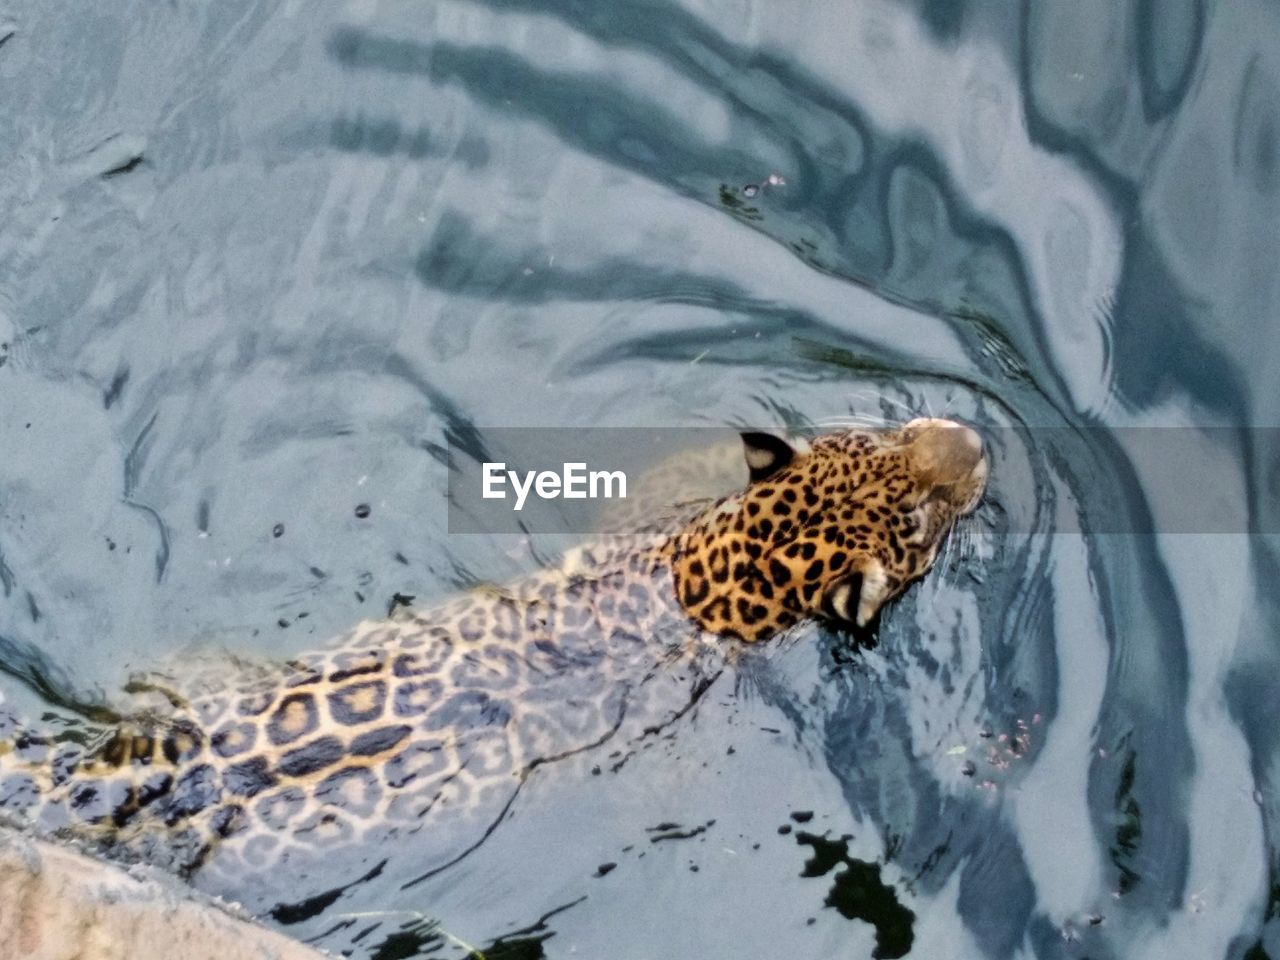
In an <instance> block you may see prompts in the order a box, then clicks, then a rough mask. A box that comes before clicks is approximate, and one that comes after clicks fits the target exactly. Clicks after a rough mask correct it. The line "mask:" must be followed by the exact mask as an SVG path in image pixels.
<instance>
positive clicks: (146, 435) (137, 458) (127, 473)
mask: <svg viewBox="0 0 1280 960" xmlns="http://www.w3.org/2000/svg"><path fill="white" fill-rule="evenodd" d="M159 416H160V414H159V413H158V412H157V413H153V414H152V415H151V419H150V420H148V421H147V423H146V426H144V427H143V428H142V429H141V430H140V431H139V432H138V436H137V439H135V440H134V441H133V446H132V447H130V448H129V452H128V453H127V454H126V455H125V458H124V496H125V499H126V500H127V499H129V497H131V496H133V488H134V487H135V486H137V484H138V473H139V472H140V471H141V469H142V462H143V460H145V459H146V456H147V441H148V440H149V439H150V437H151V430H152V428H153V427H154V426H155V425H156V418H157V417H159Z"/></svg>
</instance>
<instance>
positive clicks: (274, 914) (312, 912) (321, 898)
mask: <svg viewBox="0 0 1280 960" xmlns="http://www.w3.org/2000/svg"><path fill="white" fill-rule="evenodd" d="M386 865H387V861H386V860H383V861H381V862H380V863H378V865H377V866H375V867H374V868H373V869H372V870H370V871H369V872H368V873H366V874H365V875H364V876H362V877H360V878H358V879H356V880H353V881H352V882H351V883H348V884H344V885H343V886H341V887H334V888H333V889H332V890H326V891H325V892H324V893H318V894H316V895H315V896H314V897H308V898H307V899H306V900H301V901H299V902H298V903H277V904H276V905H275V906H274V907H272V908H271V909H270V911H268V913H269V915H270V917H271V919H272V920H274V921H275V922H276V923H279V924H281V925H282V926H289V925H291V924H295V923H301V922H302V921H304V920H310V919H311V918H312V917H315V916H318V915H319V914H321V913H323V912H324V911H325V910H327V909H328V908H329V907H331V906H332V905H333V904H334V903H335V902H336V901H337V899H338V898H339V897H341V896H342V895H343V894H344V893H346V892H347V891H348V890H350V889H351V888H352V887H355V886H359V885H360V884H362V883H368V882H369V881H370V880H374V879H376V878H377V877H378V876H380V875H381V874H382V869H383V867H385V866H386Z"/></svg>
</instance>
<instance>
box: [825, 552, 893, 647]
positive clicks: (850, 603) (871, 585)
mask: <svg viewBox="0 0 1280 960" xmlns="http://www.w3.org/2000/svg"><path fill="white" fill-rule="evenodd" d="M891 592H892V589H891V586H890V584H889V577H888V575H887V574H886V573H885V569H884V567H883V566H882V565H881V564H880V562H879V561H878V560H871V561H869V562H868V563H866V564H865V565H863V567H862V569H861V570H855V571H854V572H853V573H850V574H849V575H848V576H846V577H842V578H841V579H839V580H837V581H836V582H835V583H833V584H831V586H829V587H827V590H826V593H824V594H823V596H822V612H823V614H824V615H826V616H827V617H828V618H829V619H831V620H834V621H836V622H837V623H840V624H843V625H847V626H849V627H855V628H858V629H860V630H862V629H866V628H868V627H870V626H871V625H872V624H873V623H874V622H875V619H876V617H878V616H879V614H880V608H881V607H882V606H883V605H884V602H885V601H886V600H888V599H889V595H890V593H891Z"/></svg>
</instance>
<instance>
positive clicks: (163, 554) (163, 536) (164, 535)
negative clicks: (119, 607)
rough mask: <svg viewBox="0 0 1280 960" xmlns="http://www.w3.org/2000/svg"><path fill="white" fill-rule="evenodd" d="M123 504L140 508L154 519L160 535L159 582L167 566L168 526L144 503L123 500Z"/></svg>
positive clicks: (136, 508) (157, 554)
mask: <svg viewBox="0 0 1280 960" xmlns="http://www.w3.org/2000/svg"><path fill="white" fill-rule="evenodd" d="M125 505H126V506H130V507H133V509H135V510H141V511H142V512H143V513H145V514H146V515H147V516H149V517H150V518H151V519H152V520H154V521H155V525H156V532H157V533H158V534H159V535H160V545H159V546H158V547H157V548H156V583H159V582H160V580H161V579H162V578H163V577H164V571H165V568H166V567H168V566H169V528H168V527H167V526H165V522H164V520H162V519H161V518H160V514H158V513H156V511H155V510H153V509H152V508H151V507H148V506H147V505H146V504H145V503H136V502H135V501H133V500H125Z"/></svg>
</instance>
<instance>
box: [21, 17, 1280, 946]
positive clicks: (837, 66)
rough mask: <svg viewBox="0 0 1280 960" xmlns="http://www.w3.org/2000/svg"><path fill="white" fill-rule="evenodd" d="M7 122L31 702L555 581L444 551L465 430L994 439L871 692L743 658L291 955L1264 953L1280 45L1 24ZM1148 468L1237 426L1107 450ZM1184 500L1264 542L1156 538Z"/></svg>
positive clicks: (365, 881) (952, 33)
mask: <svg viewBox="0 0 1280 960" xmlns="http://www.w3.org/2000/svg"><path fill="white" fill-rule="evenodd" d="M0 90H2V91H3V100H2V105H0V117H2V118H3V122H0V654H2V656H3V660H4V667H5V670H6V672H7V673H8V674H10V675H11V676H9V677H7V678H6V679H5V680H4V689H5V693H6V698H7V700H8V701H11V702H13V703H15V704H18V705H20V706H21V707H22V708H23V709H24V710H25V711H26V712H27V713H28V714H31V715H40V713H41V712H42V711H44V710H50V711H52V710H53V705H52V702H51V701H52V700H57V699H60V698H65V699H67V700H68V701H70V700H80V701H86V702H93V701H95V700H108V701H110V700H111V699H112V697H114V696H115V695H116V693H117V692H118V691H119V689H120V687H121V685H122V684H123V683H124V682H125V680H126V678H127V677H128V676H129V675H130V674H131V673H133V672H135V671H138V670H144V669H147V668H148V667H150V666H152V665H153V664H156V663H161V662H164V661H166V660H172V658H173V657H174V656H181V655H182V654H181V651H184V650H187V649H190V648H191V647H192V646H193V645H195V646H197V647H199V646H208V647H227V648H229V649H231V650H234V651H237V652H239V653H241V654H243V655H268V656H275V657H287V656H288V655H290V654H291V653H294V652H297V651H299V650H302V649H306V648H309V647H313V646H315V645H316V644H317V643H319V642H321V641H323V640H324V639H326V638H327V637H329V636H331V635H333V634H336V633H338V632H339V631H341V630H342V629H344V628H346V627H348V626H350V625H351V624H353V623H354V622H356V621H358V620H359V619H361V618H363V617H365V616H368V615H371V614H373V613H374V612H376V611H377V610H378V609H379V608H381V607H384V606H385V604H386V602H387V598H388V597H391V596H392V595H393V594H395V593H397V592H400V593H405V594H412V595H413V596H415V597H416V598H417V599H418V601H419V602H424V601H429V600H430V599H432V598H434V597H440V596H444V595H447V594H448V593H449V592H451V591H452V590H454V589H456V588H457V587H458V586H459V585H461V584H464V583H468V582H471V581H472V580H474V579H477V578H478V579H492V580H500V579H503V578H505V577H508V576H510V575H512V574H513V573H515V572H517V571H519V570H522V569H528V568H529V567H530V566H531V565H532V564H533V563H535V562H536V557H537V556H538V555H539V553H540V548H539V544H538V541H537V538H536V537H535V538H534V539H533V541H531V542H525V541H513V540H512V539H511V538H504V537H496V536H495V537H486V536H481V535H468V536H459V535H453V536H450V535H449V532H448V512H447V502H446V487H447V473H446V470H445V467H444V466H443V464H442V460H441V456H440V451H441V450H442V449H443V448H444V447H446V446H447V445H448V444H449V443H450V442H451V441H452V442H457V441H458V439H459V438H472V439H475V438H481V439H482V438H483V437H484V436H485V435H486V434H485V431H486V430H487V429H495V428H500V427H501V428H507V427H534V426H540V427H548V426H553V427H558V428H575V427H588V426H654V425H663V426H712V425H727V424H744V423H745V424H755V425H762V426H770V425H778V426H783V425H791V426H805V425H810V426H812V425H819V424H821V423H822V422H823V421H831V420H837V419H840V418H850V417H863V416H873V417H883V418H889V419H907V418H909V417H910V416H914V415H916V414H917V413H924V412H926V411H931V412H935V413H938V412H945V413H947V414H948V415H951V416H956V417H960V418H963V419H966V420H968V421H970V422H973V423H975V424H976V425H977V426H979V428H980V429H984V430H985V431H986V433H987V434H988V436H990V437H999V438H1000V440H999V442H998V443H996V444H994V445H993V446H994V449H993V451H992V453H993V458H994V470H993V476H992V483H991V488H990V496H989V499H988V505H987V506H986V507H984V508H983V510H982V511H981V512H980V514H979V516H978V518H977V519H976V521H975V522H974V523H971V524H969V525H968V526H967V527H966V529H965V530H964V531H963V534H962V536H961V537H960V538H959V539H958V540H957V542H956V544H955V547H954V549H953V550H951V551H950V552H949V553H948V555H947V559H946V561H945V562H944V563H942V564H940V566H939V568H938V569H937V570H935V571H934V573H933V574H931V576H930V577H929V578H928V579H927V580H926V581H925V582H924V583H923V584H921V585H919V586H918V587H916V588H914V589H913V590H912V592H911V593H910V594H909V595H908V597H907V598H906V599H905V600H904V602H902V603H900V604H898V605H897V606H895V607H894V608H893V609H892V610H891V611H890V612H889V614H888V615H887V616H886V618H885V622H884V624H883V627H882V635H881V640H880V645H879V647H878V649H877V650H875V651H874V652H870V653H865V654H858V655H853V656H850V655H849V654H848V652H847V651H845V650H844V649H843V648H842V647H841V645H840V643H839V641H838V638H834V637H832V636H830V635H828V634H826V633H825V632H824V631H822V630H820V629H818V628H812V629H810V630H808V631H806V632H804V633H803V634H802V635H801V636H800V637H798V638H796V639H795V640H793V641H792V642H790V643H787V644H785V645H778V646H776V647H775V648H774V649H769V650H761V651H751V652H750V654H749V655H747V656H746V657H744V658H743V660H742V662H741V663H740V664H739V665H738V666H737V668H736V669H735V671H733V675H732V676H726V677H725V678H723V679H722V680H721V681H719V682H718V684H717V686H716V687H715V688H714V689H713V690H712V691H711V693H710V695H708V696H707V697H706V698H705V699H704V700H703V701H702V703H701V704H700V705H699V708H698V710H697V711H696V712H694V713H693V714H691V715H689V716H687V717H686V718H685V719H684V722H683V723H681V724H680V725H678V727H677V728H675V729H674V730H673V731H672V734H671V736H670V738H669V739H667V740H664V741H663V743H662V746H661V749H657V750H649V751H647V752H645V753H643V754H642V755H640V756H637V757H636V758H634V759H633V760H631V761H629V762H628V763H626V764H625V765H623V766H622V767H621V768H620V769H618V770H617V771H613V770H612V769H611V768H610V765H609V763H608V758H602V763H603V766H604V769H603V770H602V772H601V774H600V775H599V776H589V777H587V778H585V779H573V778H557V777H554V776H547V777H542V778H535V779H534V780H532V781H531V782H530V784H529V788H528V789H527V790H525V791H523V792H522V793H521V796H520V797H519V801H518V802H517V803H516V804H515V805H514V806H513V808H512V809H511V811H510V812H509V815H508V816H507V817H506V818H505V820H504V821H503V822H502V823H501V824H500V825H499V827H498V829H496V830H495V831H494V832H493V834H492V835H491V836H490V837H489V838H488V839H487V840H486V842H485V843H483V844H482V845H480V846H479V847H477V848H476V850H475V852H474V853H472V854H471V855H469V856H467V857H465V858H463V859H461V860H460V861H459V862H458V863H457V864H456V865H455V866H454V867H452V868H450V869H449V870H447V871H444V872H442V873H440V874H438V875H436V876H433V877H431V878H430V879H428V880H426V881H424V882H422V883H417V884H413V883H410V881H412V880H414V879H415V878H416V877H418V876H419V874H420V873H421V870H420V869H419V868H418V865H417V859H418V858H417V857H416V856H415V851H414V849H413V847H412V845H411V844H406V845H405V846H404V848H403V849H397V850H396V851H395V852H394V855H392V856H390V857H387V858H385V859H386V863H385V864H383V865H382V866H381V868H380V869H379V870H377V871H375V870H373V869H372V868H373V867H374V866H375V864H374V863H370V862H366V861H363V860H360V859H358V858H356V859H355V860H353V861H351V862H347V861H344V860H342V859H341V858H335V859H334V862H332V863H330V864H327V865H326V869H327V870H331V871H332V875H331V877H320V878H316V877H310V878H308V883H310V884H311V886H312V887H314V886H316V885H317V884H318V885H319V887H320V888H323V889H326V890H328V891H331V894H332V895H328V896H325V897H321V898H319V899H314V898H313V899H308V900H306V902H305V903H303V904H301V905H300V904H299V903H295V902H290V899H289V897H288V895H287V894H288V892H289V891H291V890H293V889H294V886H295V884H294V880H293V878H288V877H275V878H269V879H268V881H267V884H268V885H270V884H275V885H276V889H277V892H278V891H279V890H281V889H283V890H284V891H286V894H285V895H280V896H276V898H275V899H276V901H277V902H276V904H275V906H276V907H278V908H279V909H276V910H275V911H274V913H269V916H270V917H271V918H272V919H271V922H274V923H277V924H279V925H281V926H282V927H283V928H284V929H286V930H288V931H290V932H292V933H294V934H295V935H297V936H300V937H305V938H307V939H310V940H312V941H313V942H315V943H317V944H318V945H320V946H323V947H326V948H328V949H331V950H334V951H335V952H337V951H350V952H352V954H353V955H355V956H367V957H380V958H382V960H387V958H390V957H401V956H415V955H420V956H432V957H435V956H441V957H443V956H459V955H462V954H463V953H464V952H465V950H466V949H467V948H466V947H464V946H463V945H462V944H464V943H465V944H472V945H476V946H479V947H490V949H489V950H488V955H489V956H491V957H492V956H521V957H537V956H546V957H552V958H567V957H588V958H593V957H610V958H636V960H640V958H646V957H694V956H699V957H725V958H730V957H732V958H735V960H737V958H744V957H750V958H755V957H760V958H764V957H769V958H772V957H780V956H787V957H812V958H826V957H866V956H877V957H880V956H885V957H896V956H903V955H908V956H912V957H922V958H1014V957H1017V958H1030V957H1036V958H1050V957H1053V958H1058V957H1063V958H1066V957H1091V958H1095V960H1105V958H1116V960H1119V958H1169V957H1174V958H1184V957H1185V958H1195V960H1198V958H1233V960H1239V958H1248V960H1262V958H1264V957H1272V958H1276V957H1280V919H1278V917H1280V892H1277V891H1280V872H1278V871H1280V847H1278V841H1277V834H1276V831H1277V829H1278V828H1280V630H1278V624H1277V614H1278V612H1280V608H1278V607H1277V601H1276V596H1277V586H1276V584H1277V582H1280V564H1278V563H1277V560H1278V558H1277V547H1278V546H1280V540H1278V538H1277V537H1276V536H1275V535H1274V533H1275V531H1276V529H1277V514H1276V509H1277V494H1278V492H1280V491H1278V489H1277V477H1280V462H1278V461H1277V460H1276V458H1275V446H1274V445H1269V444H1266V443H1262V442H1260V441H1259V439H1258V438H1259V437H1260V436H1263V435H1264V434H1262V433H1261V432H1260V430H1259V428H1263V427H1273V426H1276V425H1277V423H1278V422H1280V419H1278V418H1280V409H1278V407H1280V390H1277V388H1276V384H1277V382H1278V380H1280V355H1278V354H1280V337H1277V335H1276V331H1277V326H1276V325H1277V321H1278V320H1280V279H1277V270H1276V264H1277V262H1278V261H1280V242H1278V240H1280V7H1277V5H1276V4H1275V3H1273V2H1267V0H1222V2H1212V0H1129V2H1124V0H1069V2H1068V0H1061V2H1059V0H1028V2H1025V3H1022V4H1011V3H1009V2H1004V0H1002V2H995V0H992V2H979V0H974V2H967V0H917V2H894V0H849V2H823V0H816V2H812V3H806V4H795V3H776V2H765V0H631V2H618V0H599V2H595V0H542V2H539V3H534V2H528V0H430V2H410V0H398V2H392V0H348V2H337V0H332V2H330V0H323V2H321V0H309V2H302V0H277V2H249V0H217V2H209V3H198V2H192V0H171V2H156V0H148V2H127V0H121V2H118V3H115V4H107V5H104V4H84V3H71V2H67V0H17V2H9V3H4V4H0ZM1150 427H1165V428H1170V427H1172V428H1180V430H1181V431H1183V432H1184V433H1186V434H1188V435H1193V436H1197V435H1199V434H1198V432H1197V431H1199V430H1201V429H1206V430H1207V429H1208V428H1213V430H1212V433H1211V434H1205V436H1209V437H1211V442H1209V441H1206V442H1205V443H1200V444H1190V445H1187V448H1189V449H1191V450H1193V451H1199V452H1198V454H1192V455H1184V454H1181V453H1180V454H1179V455H1178V456H1177V457H1170V458H1166V460H1165V461H1163V462H1162V461H1161V459H1160V458H1159V457H1149V456H1147V457H1136V456H1131V455H1130V454H1129V452H1128V445H1127V443H1126V440H1125V438H1126V436H1132V435H1133V432H1132V431H1133V429H1134V428H1150ZM1126 431H1128V432H1127V433H1126ZM1179 449H1183V448H1179ZM1014 462H1025V463H1029V464H1031V468H1030V470H1029V472H1027V471H1023V472H1022V473H1021V475H1022V476H1024V477H1025V476H1032V477H1034V479H1035V484H1034V488H1033V490H1032V492H1031V497H1030V499H1029V500H1028V498H1027V496H1025V493H1026V491H1025V490H1020V491H1019V492H1018V495H1017V496H1015V495H1014V493H1013V492H1012V490H1011V488H1010V487H1009V486H1008V481H1007V480H1002V476H1008V474H1002V471H1001V465H1002V464H1011V463H1014ZM1171 477H1172V478H1174V479H1176V480H1177V481H1178V482H1176V483H1171V482H1170V478H1171ZM1199 497H1206V498H1212V499H1215V500H1219V501H1224V502H1229V503H1234V504H1239V505H1241V509H1242V511H1243V514H1242V516H1243V518H1244V519H1243V520H1242V521H1241V522H1240V523H1239V524H1236V525H1234V526H1232V527H1229V528H1228V527H1223V528H1221V529H1216V528H1206V529H1202V530H1199V531H1196V532H1191V533H1188V532H1185V531H1183V530H1181V529H1179V530H1177V532H1169V531H1173V530H1174V529H1175V528H1177V527H1178V519H1179V518H1180V517H1182V516H1184V515H1185V514H1186V512H1187V511H1188V510H1189V509H1192V507H1193V505H1192V504H1189V502H1188V501H1189V498H1191V499H1197V498H1199ZM358 504H366V505H368V506H369V508H370V515H369V517H368V518H366V519H360V518H357V517H356V516H355V513H354V508H355V507H356V505H358ZM1064 515H1070V516H1071V517H1073V518H1074V520H1075V523H1074V524H1073V525H1071V529H1070V531H1068V532H1064V531H1063V530H1062V529H1060V528H1059V526H1058V525H1057V522H1056V520H1055V518H1058V519H1060V518H1061V517H1063V516H1064ZM1117 516H1119V517H1120V521H1119V522H1116V519H1115V518H1116V517H1117ZM1100 518H1107V520H1106V522H1102V520H1101V519H1100ZM277 525H280V526H281V527H282V528H283V530H282V532H281V533H280V534H279V535H277V534H276V531H277V530H279V529H280V527H277ZM1138 529H1141V530H1143V531H1151V532H1143V533H1132V532H1128V531H1130V530H1138ZM1079 531H1083V533H1081V532H1079ZM42 698H43V699H44V700H46V701H50V702H46V703H42ZM672 824H674V825H676V826H675V827H671V826H665V827H664V826H663V825H672ZM659 827H662V829H657V828H659ZM685 834H688V836H684V835H685ZM378 859H379V860H381V859H383V857H381V856H380V857H379V858H378ZM606 864H613V865H614V866H613V867H612V868H611V869H607V870H604V869H602V865H606ZM195 882H196V883H197V885H202V886H203V887H204V888H205V889H208V890H211V891H212V892H216V893H220V894H223V895H226V896H227V897H229V898H232V899H243V900H245V901H246V902H248V903H249V904H250V905H251V906H252V907H254V908H255V909H258V910H260V911H261V910H264V909H265V908H270V907H271V906H272V903H271V897H270V896H269V895H268V894H264V893H263V889H262V888H261V887H257V886H245V885H243V884H242V882H241V881H240V880H239V879H237V878H236V877H234V876H224V875H220V874H218V873H216V872H210V873H209V874H207V875H205V876H203V877H202V876H197V877H196V878H195ZM301 886H305V885H301ZM308 889H310V887H308ZM264 897H265V898H266V899H265V900H264V899H262V898H264ZM255 898H256V899H255ZM395 911H403V912H399V913H397V912H395ZM423 918H430V919H433V920H438V921H439V923H440V927H439V928H434V927H432V926H430V925H429V924H428V923H426V920H425V919H423ZM504 938H505V939H504ZM495 943H496V944H497V946H496V948H495V947H494V946H493V945H494V944H495ZM504 950H505V951H506V952H502V951H504Z"/></svg>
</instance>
